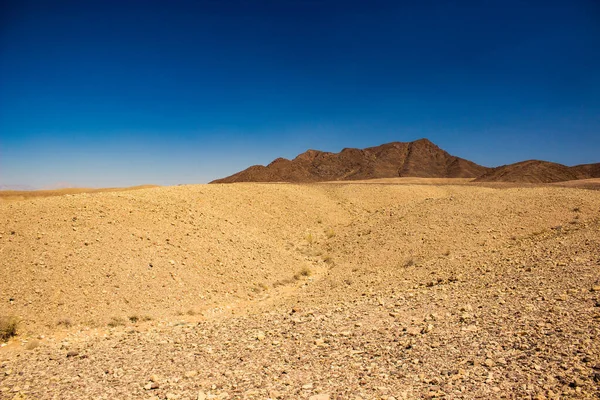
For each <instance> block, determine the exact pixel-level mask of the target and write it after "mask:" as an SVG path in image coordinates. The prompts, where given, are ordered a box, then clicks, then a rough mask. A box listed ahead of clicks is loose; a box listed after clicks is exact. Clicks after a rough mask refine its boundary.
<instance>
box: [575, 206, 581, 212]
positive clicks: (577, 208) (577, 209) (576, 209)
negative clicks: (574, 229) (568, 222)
mask: <svg viewBox="0 0 600 400" xmlns="http://www.w3.org/2000/svg"><path fill="white" fill-rule="evenodd" d="M579 211H581V209H580V208H579V207H574V208H573V212H579Z"/></svg>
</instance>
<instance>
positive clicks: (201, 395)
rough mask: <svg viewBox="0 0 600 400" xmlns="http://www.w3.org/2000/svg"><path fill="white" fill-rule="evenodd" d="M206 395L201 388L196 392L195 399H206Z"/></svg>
mask: <svg viewBox="0 0 600 400" xmlns="http://www.w3.org/2000/svg"><path fill="white" fill-rule="evenodd" d="M206 397H207V396H206V393H204V392H203V391H202V390H201V391H199V392H198V397H196V400H206Z"/></svg>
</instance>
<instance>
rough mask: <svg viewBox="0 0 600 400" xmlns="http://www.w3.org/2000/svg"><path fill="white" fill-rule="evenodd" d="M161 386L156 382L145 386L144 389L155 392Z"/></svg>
mask: <svg viewBox="0 0 600 400" xmlns="http://www.w3.org/2000/svg"><path fill="white" fill-rule="evenodd" d="M159 387H160V386H159V385H158V383H156V382H149V383H148V384H146V386H144V389H146V390H155V389H158V388H159Z"/></svg>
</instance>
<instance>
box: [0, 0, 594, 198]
mask: <svg viewBox="0 0 600 400" xmlns="http://www.w3.org/2000/svg"><path fill="white" fill-rule="evenodd" d="M457 3H460V5H456V4H457ZM0 7H1V8H0V184H27V185H32V186H35V187H44V186H48V185H53V184H55V183H56V182H69V183H70V184H73V185H78V186H124V185H133V184H141V183H156V184H178V183H202V182H207V181H209V180H211V179H214V178H218V177H222V176H225V175H229V174H231V173H233V172H236V171H238V170H240V169H243V168H245V167H247V166H249V165H252V164H266V163H268V162H270V161H271V160H272V159H274V158H276V157H278V156H284V157H287V158H293V157H294V156H295V155H296V154H298V153H300V152H303V151H304V150H306V149H308V148H314V149H320V150H327V151H339V150H341V149H342V148H344V147H366V146H374V145H379V144H382V143H386V142H390V141H410V140H415V139H418V138H421V137H427V138H429V139H430V140H432V141H433V142H434V143H436V144H438V145H439V146H440V147H442V148H444V149H445V150H447V151H449V152H450V153H452V154H454V155H457V156H461V157H464V158H467V159H470V160H473V161H475V162H478V163H480V164H483V165H487V166H496V165H500V164H506V163H511V162H515V161H521V160H524V159H531V158H537V159H546V160H549V161H555V162H561V163H564V164H569V165H573V164H579V163H591V162H600V3H598V1H596V0H580V1H578V0H563V1H548V0H546V1H526V0H518V1H516V0H515V1H510V0H498V1H484V0H477V1H475V0H474V1H462V2H460V1H459V2H447V1H406V2H402V1H390V2H383V1H361V2H358V1H356V2H355V1H317V0H295V1H283V0H271V1H249V0H248V1H220V0H214V1H200V0H197V1H177V0H173V1H167V0H164V1H148V0H139V1H126V0H119V1H117V0H114V1H111V0H98V1H93V0H75V1H60V0H55V1H50V0H44V1H42V0H39V1H28V0H14V1H6V0H0Z"/></svg>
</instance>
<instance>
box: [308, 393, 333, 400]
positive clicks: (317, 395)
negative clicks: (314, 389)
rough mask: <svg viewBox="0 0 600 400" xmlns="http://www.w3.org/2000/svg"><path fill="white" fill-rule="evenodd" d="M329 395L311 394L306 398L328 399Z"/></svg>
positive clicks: (313, 399)
mask: <svg viewBox="0 0 600 400" xmlns="http://www.w3.org/2000/svg"><path fill="white" fill-rule="evenodd" d="M329 398H330V397H329V395H328V394H315V395H313V396H310V397H309V398H308V400H329Z"/></svg>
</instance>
